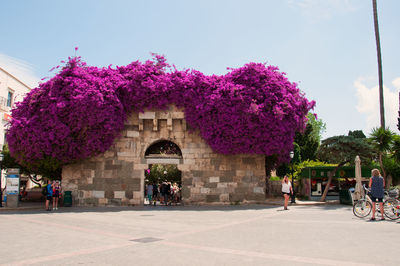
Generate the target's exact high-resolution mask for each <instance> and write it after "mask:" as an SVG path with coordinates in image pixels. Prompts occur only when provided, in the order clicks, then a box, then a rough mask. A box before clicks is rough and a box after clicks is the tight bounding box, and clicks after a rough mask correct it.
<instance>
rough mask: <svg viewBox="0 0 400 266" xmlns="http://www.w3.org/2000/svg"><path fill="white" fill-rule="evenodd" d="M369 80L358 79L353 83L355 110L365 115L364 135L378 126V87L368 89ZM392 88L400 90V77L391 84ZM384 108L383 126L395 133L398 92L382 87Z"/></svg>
mask: <svg viewBox="0 0 400 266" xmlns="http://www.w3.org/2000/svg"><path fill="white" fill-rule="evenodd" d="M367 81H369V79H367V78H359V79H357V80H356V81H354V87H355V88H356V89H357V91H356V96H357V105H356V109H357V111H358V112H360V113H361V114H363V115H365V119H366V124H367V126H366V128H365V129H364V133H365V134H366V135H368V134H369V133H370V132H371V131H372V128H374V127H379V126H380V111H379V87H378V86H373V87H368V86H367V85H366V83H367ZM392 84H393V86H394V87H395V88H397V89H400V77H399V78H396V79H395V80H393V82H392ZM383 96H384V107H385V126H386V127H389V128H390V129H391V130H393V131H395V132H397V118H398V111H399V94H398V90H391V89H390V88H388V87H386V86H383Z"/></svg>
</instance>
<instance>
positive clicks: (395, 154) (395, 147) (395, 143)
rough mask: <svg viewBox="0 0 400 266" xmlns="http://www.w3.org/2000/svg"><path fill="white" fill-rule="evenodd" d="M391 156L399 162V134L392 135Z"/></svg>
mask: <svg viewBox="0 0 400 266" xmlns="http://www.w3.org/2000/svg"><path fill="white" fill-rule="evenodd" d="M391 149H392V157H393V159H395V160H396V162H397V163H400V136H399V135H394V136H393V143H392V148H391Z"/></svg>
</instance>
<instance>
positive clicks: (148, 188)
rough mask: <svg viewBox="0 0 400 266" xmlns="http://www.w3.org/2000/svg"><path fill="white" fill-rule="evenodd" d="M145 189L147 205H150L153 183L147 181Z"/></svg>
mask: <svg viewBox="0 0 400 266" xmlns="http://www.w3.org/2000/svg"><path fill="white" fill-rule="evenodd" d="M146 190H147V198H148V199H149V205H151V200H152V197H153V184H150V183H148V184H147V187H146Z"/></svg>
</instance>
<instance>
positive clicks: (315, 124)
mask: <svg viewBox="0 0 400 266" xmlns="http://www.w3.org/2000/svg"><path fill="white" fill-rule="evenodd" d="M307 119H308V121H307V124H309V125H311V126H312V137H313V138H314V139H315V140H317V141H318V143H320V142H321V135H322V133H324V132H325V130H326V124H325V123H324V122H323V121H322V120H321V119H317V117H316V116H315V115H314V114H312V113H308V114H307Z"/></svg>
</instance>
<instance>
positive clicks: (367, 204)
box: [353, 184, 400, 220]
mask: <svg viewBox="0 0 400 266" xmlns="http://www.w3.org/2000/svg"><path fill="white" fill-rule="evenodd" d="M363 188H364V196H363V197H362V198H361V199H359V200H358V201H357V202H355V203H354V204H353V213H354V215H355V216H357V217H359V218H364V217H366V216H368V215H369V214H370V213H371V211H372V201H371V199H370V197H369V196H368V192H371V190H370V189H368V188H367V187H366V186H365V184H364V185H363ZM398 194H399V193H398V190H397V191H395V190H389V191H385V197H384V200H383V211H384V215H385V216H386V217H387V218H389V219H391V220H396V219H399V218H400V201H399V200H398V199H397V197H398ZM376 210H377V211H378V212H380V210H379V208H377V209H376Z"/></svg>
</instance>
